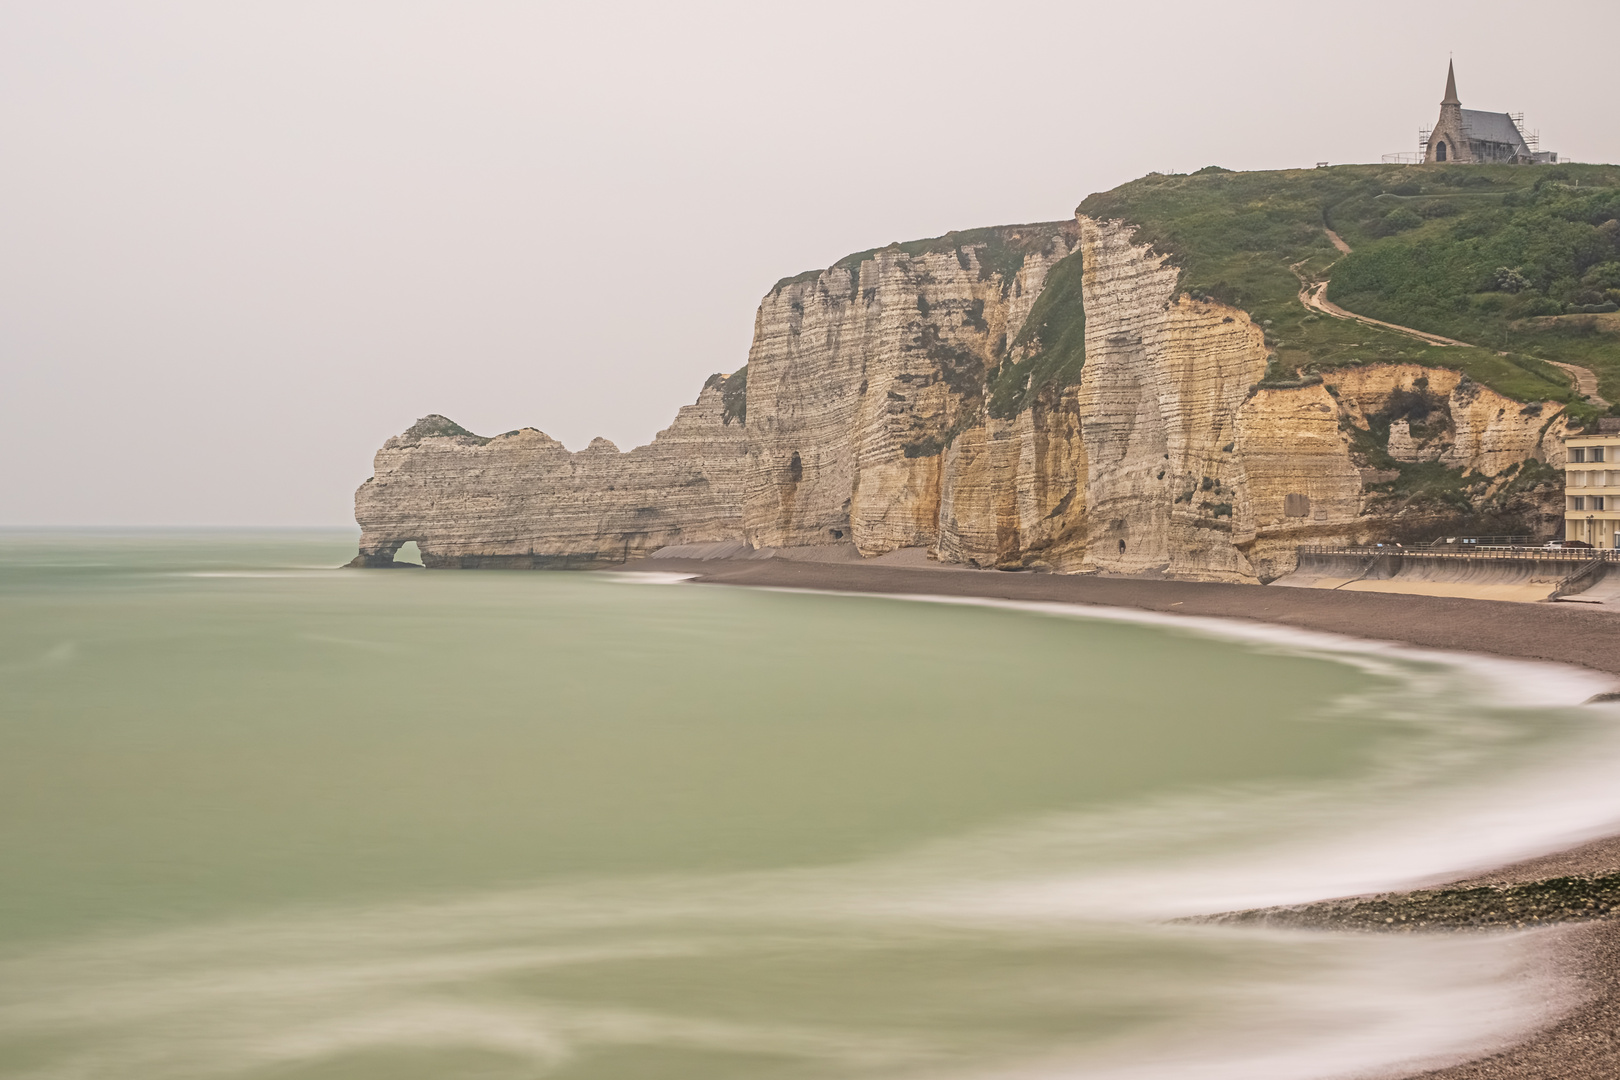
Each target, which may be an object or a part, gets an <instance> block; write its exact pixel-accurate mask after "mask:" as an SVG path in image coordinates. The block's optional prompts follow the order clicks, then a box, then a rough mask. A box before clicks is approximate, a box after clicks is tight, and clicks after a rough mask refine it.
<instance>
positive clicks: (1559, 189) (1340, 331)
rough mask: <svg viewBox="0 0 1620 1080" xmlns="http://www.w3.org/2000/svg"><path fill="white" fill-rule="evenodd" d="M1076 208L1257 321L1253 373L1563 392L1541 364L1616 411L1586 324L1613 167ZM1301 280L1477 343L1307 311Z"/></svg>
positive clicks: (1375, 171)
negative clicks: (1363, 366)
mask: <svg viewBox="0 0 1620 1080" xmlns="http://www.w3.org/2000/svg"><path fill="white" fill-rule="evenodd" d="M1079 209H1080V212H1081V213H1083V214H1086V215H1088V216H1090V217H1093V218H1097V219H1102V220H1121V221H1125V222H1128V223H1130V224H1132V225H1135V226H1137V230H1138V231H1137V233H1136V240H1137V241H1138V242H1142V243H1149V244H1152V246H1153V247H1154V249H1155V250H1157V251H1160V252H1163V253H1165V254H1166V255H1169V256H1170V257H1171V258H1172V259H1173V260H1174V261H1175V263H1176V264H1177V265H1178V266H1180V268H1181V270H1182V277H1181V281H1180V288H1181V290H1182V291H1183V292H1186V293H1190V294H1193V295H1199V296H1208V297H1211V298H1213V299H1216V300H1220V301H1223V302H1226V303H1230V304H1232V305H1234V306H1236V307H1240V308H1243V309H1244V310H1246V311H1248V312H1249V313H1250V314H1252V315H1253V316H1254V317H1255V319H1256V320H1258V321H1260V322H1261V323H1262V324H1263V325H1264V326H1265V327H1266V330H1267V335H1268V339H1269V340H1270V341H1271V342H1272V344H1273V346H1274V348H1275V350H1276V357H1275V361H1274V363H1273V366H1272V372H1271V374H1270V375H1269V376H1268V380H1278V381H1281V380H1287V379H1289V378H1293V377H1297V375H1298V374H1301V373H1303V374H1307V375H1308V374H1311V373H1313V372H1319V371H1321V370H1322V369H1324V368H1329V367H1333V366H1337V365H1343V364H1356V363H1367V362H1377V361H1407V362H1413V363H1419V364H1425V365H1429V366H1433V367H1446V368H1453V369H1457V370H1461V371H1463V372H1464V373H1466V374H1467V375H1469V376H1470V377H1471V378H1473V379H1475V380H1476V381H1478V382H1481V383H1484V384H1485V385H1487V386H1490V387H1492V388H1493V389H1496V390H1498V391H1499V392H1501V393H1504V394H1506V395H1508V396H1509V397H1513V398H1517V399H1519V400H1524V401H1529V400H1536V399H1556V400H1569V399H1571V398H1572V397H1573V396H1574V395H1573V394H1572V392H1571V390H1570V387H1569V381H1568V379H1567V378H1566V377H1565V376H1564V375H1563V374H1562V373H1560V372H1559V371H1558V370H1557V369H1555V368H1552V367H1551V366H1550V365H1547V364H1545V363H1543V362H1542V361H1543V360H1561V361H1565V362H1568V363H1576V364H1582V365H1585V366H1587V367H1590V368H1592V369H1593V370H1594V371H1596V372H1597V373H1598V374H1599V377H1600V379H1601V385H1602V390H1603V392H1604V396H1606V397H1608V398H1609V399H1610V400H1611V401H1620V317H1614V316H1606V315H1604V314H1602V312H1604V311H1605V310H1607V309H1608V308H1609V306H1610V305H1614V306H1616V307H1620V222H1617V220H1616V219H1617V218H1620V167H1614V166H1604V165H1556V166H1536V167H1524V166H1520V167H1514V166H1481V165H1423V166H1400V165H1342V166H1337V167H1334V168H1326V169H1295V170H1286V171H1279V172H1252V173H1237V172H1229V171H1226V170H1224V169H1216V168H1210V169H1204V170H1201V171H1199V172H1197V173H1193V174H1190V175H1176V176H1164V175H1158V174H1154V175H1149V176H1146V177H1143V178H1142V179H1140V180H1135V181H1132V182H1131V183H1128V184H1125V185H1123V186H1121V187H1118V188H1115V189H1114V190H1112V191H1108V192H1104V193H1101V194H1098V195H1093V196H1091V197H1090V198H1088V199H1086V200H1085V202H1083V203H1082V204H1081V205H1080V208H1079ZM1328 228H1332V229H1334V230H1335V231H1336V232H1337V233H1338V234H1339V235H1340V236H1341V237H1342V238H1343V240H1344V241H1345V242H1346V243H1347V244H1348V245H1349V246H1350V247H1351V248H1353V249H1354V250H1353V252H1352V253H1351V254H1349V255H1345V254H1343V253H1341V252H1340V251H1339V250H1338V249H1337V248H1335V246H1334V245H1333V243H1332V242H1331V240H1330V239H1329V237H1328V235H1327V232H1326V229H1328ZM1061 270H1070V268H1068V267H1064V266H1060V267H1059V268H1058V270H1055V271H1054V272H1053V275H1052V278H1051V279H1050V281H1049V284H1048V287H1049V288H1053V287H1056V286H1058V285H1059V284H1060V283H1061V281H1060V274H1059V271H1061ZM1072 272H1075V273H1077V272H1078V271H1077V270H1073V271H1072ZM1302 277H1303V278H1305V279H1308V280H1321V279H1323V278H1331V279H1332V282H1333V284H1332V286H1331V287H1330V289H1329V294H1328V295H1329V298H1330V299H1331V300H1333V301H1334V302H1335V303H1337V304H1339V305H1341V306H1342V307H1345V308H1347V309H1349V310H1351V311H1354V312H1356V313H1358V314H1362V315H1368V316H1371V317H1373V318H1377V319H1382V320H1385V321H1387V322H1394V323H1399V324H1401V325H1405V326H1412V327H1415V328H1417V329H1420V330H1424V331H1427V332H1429V333H1434V334H1439V335H1443V336H1446V337H1451V338H1456V339H1458V340H1461V341H1467V342H1470V343H1471V344H1475V345H1478V346H1480V347H1478V348H1466V349H1465V348H1456V347H1438V346H1430V345H1425V344H1423V343H1422V342H1419V341H1417V340H1415V339H1413V338H1410V337H1407V336H1405V335H1402V334H1398V333H1395V332H1392V331H1384V330H1378V329H1375V328H1371V327H1367V326H1365V325H1363V324H1358V323H1352V322H1344V321H1340V320H1337V319H1332V318H1328V317H1325V316H1320V315H1315V314H1312V313H1310V312H1308V311H1307V310H1306V309H1305V308H1304V307H1303V306H1302V305H1301V304H1300V302H1299V291H1300V286H1301V278H1302ZM1043 299H1044V297H1043ZM1504 353H1505V354H1506V355H1503V354H1504ZM1579 410H1580V407H1577V409H1575V410H1572V411H1577V412H1578V411H1579Z"/></svg>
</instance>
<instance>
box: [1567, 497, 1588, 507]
mask: <svg viewBox="0 0 1620 1080" xmlns="http://www.w3.org/2000/svg"><path fill="white" fill-rule="evenodd" d="M1569 501H1570V502H1572V503H1574V504H1575V505H1574V506H1572V507H1571V509H1573V510H1585V509H1586V499H1585V498H1584V497H1582V496H1580V495H1577V496H1575V497H1574V498H1572V499H1570V500H1569Z"/></svg>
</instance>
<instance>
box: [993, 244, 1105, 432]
mask: <svg viewBox="0 0 1620 1080" xmlns="http://www.w3.org/2000/svg"><path fill="white" fill-rule="evenodd" d="M1084 276H1085V267H1084V266H1083V265H1082V264H1081V260H1080V253H1079V252H1078V251H1076V252H1075V253H1074V254H1072V255H1069V256H1068V257H1067V258H1064V259H1061V260H1059V261H1058V262H1057V264H1056V265H1054V266H1053V267H1052V269H1051V271H1050V272H1049V273H1048V274H1047V275H1046V287H1045V288H1043V289H1042V290H1041V295H1040V296H1038V297H1036V298H1035V303H1034V304H1033V305H1031V307H1030V310H1029V317H1028V318H1026V319H1025V320H1024V325H1023V328H1022V329H1020V330H1019V332H1018V336H1017V337H1016V338H1014V339H1013V343H1012V349H1011V350H1010V354H1009V355H1008V356H1006V357H1003V358H1002V361H1001V364H1000V366H999V367H997V369H996V371H995V373H994V374H992V375H991V377H990V380H989V385H988V386H987V387H986V396H987V400H988V410H989V413H990V415H991V416H994V417H997V418H999V419H1008V418H1011V417H1013V416H1017V415H1018V414H1019V413H1020V412H1022V411H1023V410H1025V409H1027V408H1029V407H1030V406H1031V405H1033V404H1034V403H1035V402H1036V401H1038V400H1041V398H1042V395H1047V396H1050V395H1051V394H1053V393H1054V392H1055V391H1058V390H1061V389H1063V388H1064V387H1066V386H1073V385H1074V384H1076V383H1078V382H1079V381H1080V373H1081V371H1082V370H1083V369H1084V367H1085V363H1086V305H1085V299H1084V297H1083V296H1082V292H1081V284H1082V281H1083V279H1084Z"/></svg>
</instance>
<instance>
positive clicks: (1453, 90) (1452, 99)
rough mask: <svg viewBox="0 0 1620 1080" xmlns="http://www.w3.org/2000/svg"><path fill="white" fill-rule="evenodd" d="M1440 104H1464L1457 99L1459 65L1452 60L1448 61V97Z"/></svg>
mask: <svg viewBox="0 0 1620 1080" xmlns="http://www.w3.org/2000/svg"><path fill="white" fill-rule="evenodd" d="M1440 104H1442V105H1461V104H1462V101H1461V99H1459V98H1458V97H1457V65H1456V64H1455V63H1453V62H1452V61H1450V60H1447V61H1446V96H1445V100H1443V101H1441V102H1440Z"/></svg>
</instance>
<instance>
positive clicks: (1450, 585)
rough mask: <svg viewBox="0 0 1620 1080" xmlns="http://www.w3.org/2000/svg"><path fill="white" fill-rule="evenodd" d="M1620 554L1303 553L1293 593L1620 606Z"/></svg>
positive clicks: (1290, 579) (1291, 581) (1290, 583)
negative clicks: (1559, 601) (1316, 591)
mask: <svg viewBox="0 0 1620 1080" xmlns="http://www.w3.org/2000/svg"><path fill="white" fill-rule="evenodd" d="M1617 555H1620V552H1611V551H1597V550H1590V549H1573V550H1566V549H1560V548H1552V549H1542V548H1481V549H1476V550H1472V551H1456V550H1445V551H1441V550H1432V549H1420V548H1389V547H1384V548H1312V547H1307V548H1301V549H1300V553H1299V568H1298V569H1297V570H1295V571H1294V572H1293V573H1292V574H1289V575H1287V576H1285V577H1282V578H1279V579H1277V580H1276V581H1274V582H1272V585H1281V586H1284V587H1286V588H1305V589H1336V590H1344V591H1348V592H1389V593H1407V594H1415V595H1422V596H1462V597H1471V598H1474V599H1479V600H1517V601H1523V602H1532V603H1533V602H1537V601H1544V600H1553V599H1566V598H1568V599H1576V598H1578V599H1579V600H1580V601H1582V602H1587V603H1603V604H1615V605H1616V606H1620V562H1617V561H1616V559H1615V557H1616V556H1617Z"/></svg>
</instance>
